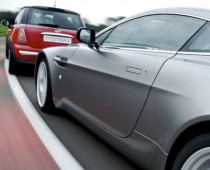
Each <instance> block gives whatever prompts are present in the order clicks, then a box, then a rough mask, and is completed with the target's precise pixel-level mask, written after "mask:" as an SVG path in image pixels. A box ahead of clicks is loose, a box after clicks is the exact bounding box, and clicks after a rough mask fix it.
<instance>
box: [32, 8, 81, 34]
mask: <svg viewBox="0 0 210 170" xmlns="http://www.w3.org/2000/svg"><path fill="white" fill-rule="evenodd" d="M28 24H31V25H41V26H46V27H53V28H64V29H71V30H77V29H78V28H80V27H82V26H83V23H82V20H81V18H80V15H78V14H75V13H67V12H60V11H59V12H58V11H52V10H45V9H36V8H34V9H32V11H31V14H30V17H29V20H28Z"/></svg>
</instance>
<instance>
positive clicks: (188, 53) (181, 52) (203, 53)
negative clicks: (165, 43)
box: [177, 51, 210, 56]
mask: <svg viewBox="0 0 210 170" xmlns="http://www.w3.org/2000/svg"><path fill="white" fill-rule="evenodd" d="M177 54H184V55H203V56H210V52H207V53H205V52H187V51H179V52H177Z"/></svg>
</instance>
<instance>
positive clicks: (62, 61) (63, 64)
mask: <svg viewBox="0 0 210 170" xmlns="http://www.w3.org/2000/svg"><path fill="white" fill-rule="evenodd" d="M53 60H54V61H56V63H57V64H58V65H59V66H61V67H66V66H67V61H68V58H67V57H63V56H59V55H56V56H55V57H54V58H53Z"/></svg>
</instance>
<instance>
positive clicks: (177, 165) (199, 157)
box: [172, 133, 210, 170]
mask: <svg viewBox="0 0 210 170" xmlns="http://www.w3.org/2000/svg"><path fill="white" fill-rule="evenodd" d="M208 169H210V134H209V133H207V134H203V135H200V136H198V137H195V138H194V139H192V140H191V141H190V142H188V143H187V144H186V145H185V146H184V147H183V148H182V150H181V151H180V153H179V154H178V156H177V158H176V160H175V162H174V165H173V168H172V170H208Z"/></svg>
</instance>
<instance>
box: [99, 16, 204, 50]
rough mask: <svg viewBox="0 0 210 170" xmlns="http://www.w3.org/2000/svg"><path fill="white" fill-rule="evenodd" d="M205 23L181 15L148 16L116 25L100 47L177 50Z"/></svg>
mask: <svg viewBox="0 0 210 170" xmlns="http://www.w3.org/2000/svg"><path fill="white" fill-rule="evenodd" d="M205 22H206V21H204V20H201V19H197V18H192V17H187V16H182V15H166V14H160V15H149V16H144V17H140V18H136V19H133V20H130V21H128V22H125V23H123V24H121V25H119V26H117V27H116V28H115V29H114V30H113V31H112V32H111V33H110V35H109V36H108V38H107V39H106V40H105V41H104V42H103V45H104V46H111V47H112V46H114V47H125V48H139V49H146V50H167V51H178V50H179V49H180V48H181V47H182V46H183V45H184V44H185V43H186V42H187V40H188V39H189V38H190V37H191V36H193V34H195V32H196V31H197V30H198V29H199V28H200V27H201V26H203V25H204V24H205Z"/></svg>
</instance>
